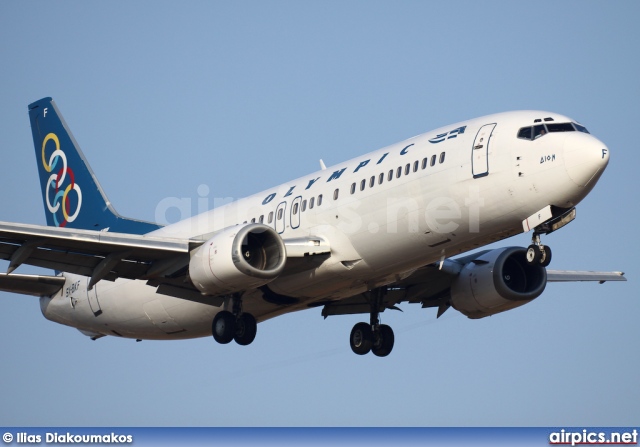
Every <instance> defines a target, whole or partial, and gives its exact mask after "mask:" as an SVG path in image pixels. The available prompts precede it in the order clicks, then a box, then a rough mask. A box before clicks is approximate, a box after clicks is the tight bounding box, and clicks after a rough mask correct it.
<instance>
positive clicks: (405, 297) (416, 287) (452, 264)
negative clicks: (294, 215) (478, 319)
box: [322, 251, 627, 318]
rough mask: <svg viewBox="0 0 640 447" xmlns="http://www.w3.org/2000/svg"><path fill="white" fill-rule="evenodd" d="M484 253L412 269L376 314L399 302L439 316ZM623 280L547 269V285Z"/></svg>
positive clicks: (337, 310) (363, 303) (333, 310)
mask: <svg viewBox="0 0 640 447" xmlns="http://www.w3.org/2000/svg"><path fill="white" fill-rule="evenodd" d="M487 252H488V251H483V252H479V253H475V254H472V255H469V256H466V257H463V258H457V259H453V260H451V259H447V260H445V261H444V262H443V263H442V265H440V263H437V264H430V265H427V266H424V267H421V268H419V269H417V270H415V271H414V272H413V273H411V274H409V275H408V276H406V277H405V278H404V279H400V280H398V281H397V282H395V283H393V284H390V285H388V286H386V287H385V288H383V289H384V290H383V296H382V299H381V300H379V301H378V311H379V312H383V311H384V310H385V309H398V307H397V305H398V304H400V303H402V302H408V303H419V304H421V305H422V307H423V308H427V307H437V308H438V314H437V317H440V316H441V315H442V314H443V313H444V312H445V311H446V310H447V309H448V308H449V307H450V300H451V285H452V283H453V281H454V280H455V279H456V278H457V276H458V275H459V273H460V271H461V270H462V269H463V268H464V266H465V265H466V264H467V263H469V262H473V261H474V260H476V259H477V258H479V257H480V256H481V255H483V254H485V253H487ZM626 280H627V278H625V277H624V273H623V272H591V271H571V270H547V283H549V282H574V281H598V282H599V283H600V284H602V283H604V282H606V281H626ZM374 300H375V297H374V296H373V294H371V293H370V292H366V293H361V294H359V295H355V296H352V297H349V298H346V299H344V300H340V301H332V302H330V303H323V304H324V308H323V310H322V315H323V316H324V317H325V318H326V317H328V316H330V315H346V314H357V313H369V312H370V311H371V303H373V302H376V301H374Z"/></svg>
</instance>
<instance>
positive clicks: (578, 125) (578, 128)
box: [573, 123, 589, 133]
mask: <svg viewBox="0 0 640 447" xmlns="http://www.w3.org/2000/svg"><path fill="white" fill-rule="evenodd" d="M573 127H575V128H576V130H577V131H578V132H584V133H589V131H588V130H587V128H586V127H584V126H581V125H580V124H578V123H573Z"/></svg>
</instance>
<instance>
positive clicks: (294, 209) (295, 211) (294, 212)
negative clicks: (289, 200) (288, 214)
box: [293, 203, 298, 214]
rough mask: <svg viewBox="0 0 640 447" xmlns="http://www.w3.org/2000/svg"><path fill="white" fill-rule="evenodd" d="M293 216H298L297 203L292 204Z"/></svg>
mask: <svg viewBox="0 0 640 447" xmlns="http://www.w3.org/2000/svg"><path fill="white" fill-rule="evenodd" d="M293 214H298V204H297V203H294V204H293Z"/></svg>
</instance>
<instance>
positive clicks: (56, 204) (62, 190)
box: [42, 133, 82, 227]
mask: <svg viewBox="0 0 640 447" xmlns="http://www.w3.org/2000/svg"><path fill="white" fill-rule="evenodd" d="M48 141H53V142H54V143H55V146H56V149H55V150H54V151H53V153H52V154H51V156H50V157H49V161H48V162H47V157H46V153H45V149H46V146H47V142H48ZM59 164H61V165H62V166H59ZM42 166H44V169H45V171H47V172H51V173H52V174H51V176H50V177H49V179H48V180H47V184H46V186H45V188H46V191H45V200H46V202H47V208H48V209H49V212H50V213H51V214H52V215H53V221H54V223H55V224H56V227H64V226H65V225H66V224H67V223H69V222H73V221H74V220H76V218H77V217H78V213H79V212H80V207H81V206H82V191H81V190H80V186H79V185H78V184H77V183H76V182H75V178H74V175H73V170H72V169H71V168H70V167H68V166H67V156H66V155H65V154H64V152H63V151H62V150H61V149H60V140H58V136H57V135H56V134H54V133H50V134H48V135H47V136H46V137H45V138H44V141H43V142H42ZM56 169H58V170H57V171H56ZM67 177H68V178H67ZM65 181H67V183H68V185H67V186H66V187H65V186H64V184H65ZM50 190H53V203H51V195H50ZM71 191H75V192H76V195H77V197H78V205H77V206H76V209H75V212H74V213H73V214H71V210H70V208H71V206H70V204H69V202H70V200H69V193H70V192H71ZM58 210H62V216H63V217H64V220H62V222H59V221H58V215H57V213H58Z"/></svg>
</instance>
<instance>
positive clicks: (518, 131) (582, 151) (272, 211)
mask: <svg viewBox="0 0 640 447" xmlns="http://www.w3.org/2000/svg"><path fill="white" fill-rule="evenodd" d="M28 108H29V117H30V121H31V130H32V134H33V142H34V146H35V151H36V160H37V165H38V171H39V176H40V182H41V188H42V197H43V202H44V209H45V215H46V220H47V226H40V225H30V224H18V223H10V222H0V259H4V260H8V261H9V265H8V269H7V272H6V273H3V274H0V290H3V291H9V292H14V293H20V294H27V295H34V296H38V297H39V300H40V308H41V311H42V313H43V315H44V316H45V317H46V318H47V319H49V320H52V321H54V322H57V323H60V324H63V325H67V326H71V327H74V328H77V329H79V330H80V332H81V333H82V334H84V335H86V336H88V337H90V338H91V339H92V340H96V339H99V338H102V337H105V336H113V337H121V338H129V339H135V340H137V341H140V340H143V339H145V340H174V339H189V338H196V337H208V336H213V338H214V339H215V341H217V342H218V343H220V344H227V343H230V342H231V341H235V342H236V343H237V344H239V345H248V344H250V343H251V342H253V340H254V339H255V337H256V333H257V323H258V322H262V321H265V320H267V319H270V318H274V317H277V316H279V315H283V314H286V313H289V312H295V311H300V310H305V309H315V308H320V307H321V308H322V311H321V315H322V316H323V317H325V318H327V317H329V316H334V315H347V314H365V315H367V314H368V315H369V321H368V322H360V323H357V324H356V325H355V326H354V327H353V329H352V331H351V333H350V337H349V341H350V346H351V349H352V351H353V352H354V353H355V354H358V355H364V354H367V353H369V352H372V353H373V354H374V355H376V356H379V357H384V356H387V355H389V354H390V353H391V351H392V349H393V346H394V339H395V337H394V333H393V330H392V329H391V327H389V326H388V325H385V324H381V322H380V313H382V312H384V311H385V310H392V309H399V308H398V305H399V304H401V303H415V304H420V305H421V306H422V307H423V308H436V309H437V317H440V316H441V315H442V314H443V313H444V312H445V311H447V310H448V309H449V308H450V307H453V308H454V309H455V310H457V311H459V312H461V313H462V314H464V315H465V316H467V317H468V318H471V319H478V318H483V317H487V316H490V315H494V314H497V313H500V312H505V311H507V310H511V309H514V308H517V307H519V306H522V305H524V304H526V303H529V302H531V301H532V300H534V299H535V298H537V297H538V296H540V295H541V294H542V292H543V291H544V290H545V287H546V285H547V283H548V282H558V281H598V282H600V283H602V282H605V281H626V278H625V277H624V273H622V272H591V271H559V270H555V271H554V270H548V269H547V266H548V265H549V263H550V261H551V249H550V248H549V246H547V245H544V244H543V242H542V236H545V235H547V234H549V233H551V232H554V231H557V230H559V229H560V228H563V227H564V226H566V225H567V224H568V223H570V222H571V221H573V220H574V219H575V217H576V208H575V207H576V205H577V204H578V203H579V202H580V201H582V199H584V198H585V197H586V196H587V195H588V194H589V192H590V191H591V190H592V188H593V187H594V186H595V184H596V182H597V181H598V179H599V178H600V176H601V175H602V173H603V172H604V169H605V168H606V166H607V164H608V163H609V157H610V151H609V148H608V147H607V146H606V145H605V144H604V143H602V142H601V141H600V140H598V139H597V138H595V137H594V136H593V135H591V134H590V133H589V132H588V130H587V129H586V128H585V127H584V126H583V125H581V124H580V123H578V122H577V121H575V120H573V119H571V118H569V117H566V116H563V115H559V114H557V113H553V112H544V111H514V112H506V113H498V114H494V115H488V116H484V117H481V118H476V119H471V120H466V121H462V122H459V123H455V124H451V125H448V126H444V127H442V128H439V129H436V130H433V131H429V132H427V133H424V134H421V135H418V136H415V137H413V138H409V139H408V140H405V141H402V142H399V143H396V144H392V145H390V146H387V147H384V148H382V149H379V150H376V151H373V152H370V153H368V154H365V155H362V156H359V157H356V158H353V159H351V160H348V161H345V162H343V163H339V164H337V165H335V166H331V167H328V168H327V167H326V166H325V165H324V163H323V162H322V160H321V161H320V164H321V169H320V170H319V171H317V172H314V173H312V174H310V175H307V176H305V177H301V178H297V179H294V180H291V181H289V182H286V183H283V184H281V185H278V186H275V187H272V188H269V189H266V190H264V191H261V192H258V193H257V194H254V195H252V196H250V197H246V198H243V199H240V200H237V201H234V202H231V203H228V204H225V205H223V206H219V207H215V208H213V209H211V210H208V211H206V212H203V213H201V214H198V215H196V216H192V217H189V218H187V219H184V220H181V221H179V222H176V223H172V224H168V225H165V226H161V225H159V224H155V223H151V222H144V221H140V220H135V219H130V218H126V217H123V216H120V215H119V214H118V213H117V212H116V211H115V209H114V208H113V206H112V205H111V202H110V201H109V200H108V199H107V196H106V194H105V192H104V191H103V189H102V187H101V186H100V183H99V182H98V180H97V178H96V176H95V175H94V173H93V171H92V170H91V167H90V166H89V163H88V162H87V159H86V158H85V156H84V154H83V152H82V151H81V150H80V147H79V145H78V143H77V142H76V140H75V139H74V137H73V135H72V134H71V131H70V130H69V127H68V125H67V124H66V122H65V121H64V119H63V117H62V115H61V113H60V111H59V109H58V107H57V105H56V103H55V102H54V101H53V100H52V99H51V98H43V99H41V100H39V101H36V102H34V103H32V104H30V105H29V106H28ZM523 232H531V234H532V240H531V245H530V246H528V247H504V248H497V249H485V250H480V251H478V252H475V253H472V254H468V253H467V252H469V251H471V250H475V249H481V248H482V247H483V246H484V245H487V244H489V243H492V242H496V241H500V240H503V239H506V238H509V237H511V236H514V235H517V234H520V233H523ZM461 254H462V255H463V256H462V257H457V258H454V256H457V255H461ZM22 264H29V265H34V266H38V267H43V268H46V269H52V270H54V271H55V275H27V274H19V273H15V270H16V269H17V268H18V267H19V266H20V265H22Z"/></svg>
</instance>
